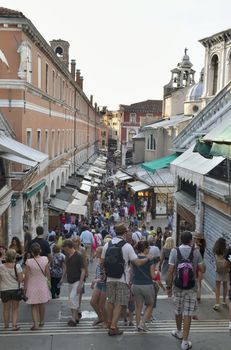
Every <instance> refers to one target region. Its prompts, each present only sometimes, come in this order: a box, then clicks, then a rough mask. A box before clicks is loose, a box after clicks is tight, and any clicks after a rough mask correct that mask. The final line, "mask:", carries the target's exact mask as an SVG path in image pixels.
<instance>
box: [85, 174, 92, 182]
mask: <svg viewBox="0 0 231 350" xmlns="http://www.w3.org/2000/svg"><path fill="white" fill-rule="evenodd" d="M83 179H84V180H87V181H91V179H92V177H91V176H89V175H85V176H84V178H83Z"/></svg>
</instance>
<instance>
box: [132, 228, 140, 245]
mask: <svg viewBox="0 0 231 350" xmlns="http://www.w3.org/2000/svg"><path fill="white" fill-rule="evenodd" d="M141 238H142V233H141V232H140V231H139V229H138V226H137V225H135V226H134V231H133V233H132V239H133V241H134V242H135V243H138V242H139V241H140V240H141Z"/></svg>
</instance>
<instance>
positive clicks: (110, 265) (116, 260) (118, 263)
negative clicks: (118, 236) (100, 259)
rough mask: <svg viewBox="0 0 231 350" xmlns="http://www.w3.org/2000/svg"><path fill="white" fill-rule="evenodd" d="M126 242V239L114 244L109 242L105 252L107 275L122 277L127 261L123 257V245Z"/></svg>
mask: <svg viewBox="0 0 231 350" xmlns="http://www.w3.org/2000/svg"><path fill="white" fill-rule="evenodd" d="M125 244H126V242H125V241H124V240H122V241H120V242H119V243H116V244H113V243H112V242H111V241H110V242H109V243H108V248H107V250H106V254H105V260H104V267H105V273H106V276H107V277H113V278H121V277H122V275H123V274H124V265H125V261H124V258H123V252H122V247H123V246H124V245H125Z"/></svg>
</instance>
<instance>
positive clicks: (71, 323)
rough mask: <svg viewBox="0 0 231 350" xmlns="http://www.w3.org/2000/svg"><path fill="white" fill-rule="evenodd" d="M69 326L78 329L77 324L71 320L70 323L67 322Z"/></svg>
mask: <svg viewBox="0 0 231 350" xmlns="http://www.w3.org/2000/svg"><path fill="white" fill-rule="evenodd" d="M67 325H68V326H69V327H76V322H75V321H73V320H69V321H68V322H67Z"/></svg>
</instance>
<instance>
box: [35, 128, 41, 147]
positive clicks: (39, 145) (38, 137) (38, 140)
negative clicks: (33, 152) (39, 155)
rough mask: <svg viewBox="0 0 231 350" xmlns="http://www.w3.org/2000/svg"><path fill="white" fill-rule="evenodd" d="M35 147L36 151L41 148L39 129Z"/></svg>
mask: <svg viewBox="0 0 231 350" xmlns="http://www.w3.org/2000/svg"><path fill="white" fill-rule="evenodd" d="M36 149H37V150H38V151H40V150H41V130H37V143H36Z"/></svg>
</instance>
